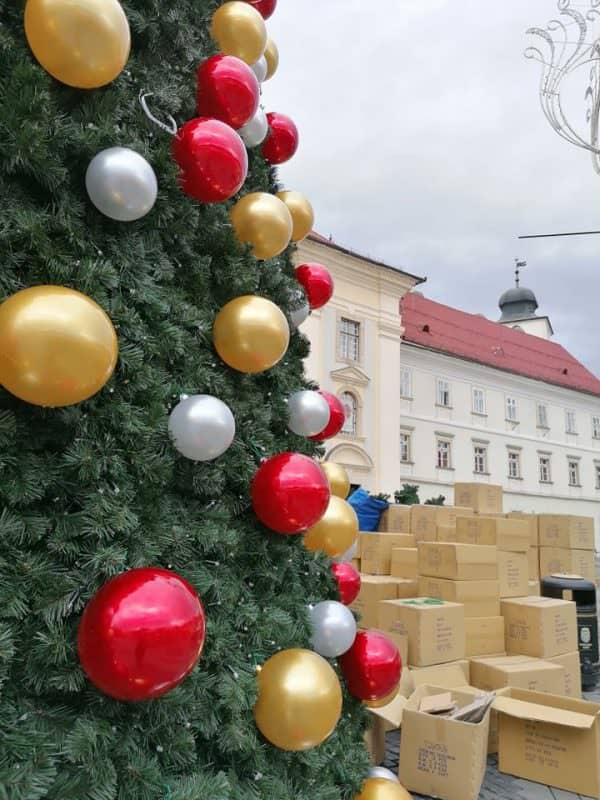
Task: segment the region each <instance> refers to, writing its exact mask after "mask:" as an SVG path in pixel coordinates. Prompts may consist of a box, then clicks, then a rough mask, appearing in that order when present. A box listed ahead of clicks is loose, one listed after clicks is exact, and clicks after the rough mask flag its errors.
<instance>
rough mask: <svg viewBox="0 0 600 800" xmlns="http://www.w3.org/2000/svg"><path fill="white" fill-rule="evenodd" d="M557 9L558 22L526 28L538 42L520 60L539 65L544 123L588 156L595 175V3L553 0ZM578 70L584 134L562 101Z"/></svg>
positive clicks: (598, 43) (599, 73)
mask: <svg viewBox="0 0 600 800" xmlns="http://www.w3.org/2000/svg"><path fill="white" fill-rule="evenodd" d="M558 10H559V12H560V14H559V17H560V18H559V19H553V20H551V21H550V22H549V23H548V24H547V25H546V27H545V28H529V30H528V31H527V33H528V34H531V35H532V36H536V37H538V39H539V40H541V41H538V43H536V44H534V45H531V46H530V47H528V48H527V49H526V50H525V56H526V58H532V59H534V60H536V61H539V63H540V64H541V65H542V76H541V81H540V90H539V94H540V103H541V106H542V110H543V112H544V114H545V116H546V119H547V120H548V122H549V123H550V125H551V126H552V128H553V129H554V130H555V131H556V133H558V135H559V136H562V138H563V139H566V141H567V142H570V143H571V144H574V145H575V146H576V147H581V148H582V149H584V150H588V151H589V152H590V153H591V154H592V163H593V165H594V169H595V170H596V172H597V173H598V174H599V175H600V37H599V36H598V35H597V34H596V33H594V31H595V29H596V23H598V22H600V0H583V2H581V0H580V2H577V3H572V2H571V0H558ZM582 67H584V68H585V67H588V70H589V72H588V79H587V87H586V91H585V100H586V103H587V112H586V118H585V119H586V123H587V126H588V132H587V133H586V134H585V135H582V134H580V133H579V132H578V131H577V130H576V129H575V127H573V125H572V124H571V123H570V122H569V120H568V118H567V116H566V113H565V109H564V103H563V101H562V92H563V89H564V87H565V83H566V80H567V78H568V77H570V76H571V75H573V73H574V72H575V71H576V70H578V69H580V68H582Z"/></svg>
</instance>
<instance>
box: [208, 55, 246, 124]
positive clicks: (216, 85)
mask: <svg viewBox="0 0 600 800" xmlns="http://www.w3.org/2000/svg"><path fill="white" fill-rule="evenodd" d="M196 85H197V89H196V104H197V108H198V115H199V116H200V117H214V118H215V119H220V120H221V122H225V123H226V124H227V125H230V126H231V127H232V128H241V127H243V126H244V125H245V124H246V123H247V122H249V121H250V120H251V119H252V117H253V116H254V115H255V114H256V110H257V109H258V101H259V98H260V87H259V85H258V80H257V78H256V75H255V74H254V73H253V72H252V70H251V69H250V67H249V66H248V65H247V64H246V63H245V62H244V61H242V60H241V59H239V58H235V57H234V56H212V58H208V59H207V60H206V61H205V62H204V63H203V64H201V65H200V67H198V71H197V73H196Z"/></svg>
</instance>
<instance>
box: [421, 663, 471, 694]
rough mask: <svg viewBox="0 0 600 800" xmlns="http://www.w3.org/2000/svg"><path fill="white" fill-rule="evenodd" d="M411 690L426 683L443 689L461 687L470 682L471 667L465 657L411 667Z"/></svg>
mask: <svg viewBox="0 0 600 800" xmlns="http://www.w3.org/2000/svg"><path fill="white" fill-rule="evenodd" d="M410 674H411V676H412V682H413V691H414V690H415V689H418V688H419V686H425V685H427V684H430V685H433V686H441V687H444V688H445V689H462V688H463V687H464V686H468V685H469V684H470V678H471V668H470V664H469V662H468V661H467V660H466V659H463V660H461V661H452V662H451V663H449V664H434V665H433V666H431V667H411V670H410Z"/></svg>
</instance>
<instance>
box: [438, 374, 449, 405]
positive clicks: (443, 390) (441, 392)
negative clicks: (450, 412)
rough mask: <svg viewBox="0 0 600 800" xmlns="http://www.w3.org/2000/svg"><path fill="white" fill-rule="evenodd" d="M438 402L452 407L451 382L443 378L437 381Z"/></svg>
mask: <svg viewBox="0 0 600 800" xmlns="http://www.w3.org/2000/svg"><path fill="white" fill-rule="evenodd" d="M437 404H438V406H445V407H446V408H450V384H449V383H448V381H445V380H443V379H442V378H438V382H437Z"/></svg>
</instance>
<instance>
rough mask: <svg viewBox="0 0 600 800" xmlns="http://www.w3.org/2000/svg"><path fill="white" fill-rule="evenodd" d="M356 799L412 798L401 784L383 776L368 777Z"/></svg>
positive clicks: (393, 799)
mask: <svg viewBox="0 0 600 800" xmlns="http://www.w3.org/2000/svg"><path fill="white" fill-rule="evenodd" d="M356 800H412V795H411V794H409V793H408V792H407V791H406V789H405V788H404V787H403V786H400V784H399V783H395V782H394V781H388V780H386V779H385V778H368V779H367V780H366V781H365V782H364V783H363V787H362V792H361V793H360V794H359V795H358V797H357V798H356Z"/></svg>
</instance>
